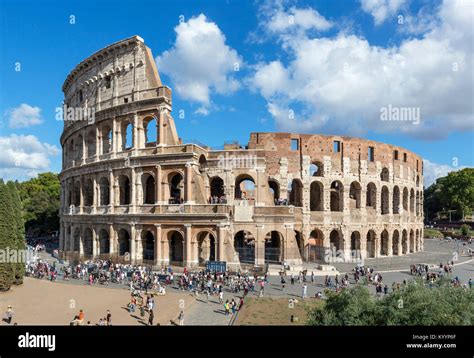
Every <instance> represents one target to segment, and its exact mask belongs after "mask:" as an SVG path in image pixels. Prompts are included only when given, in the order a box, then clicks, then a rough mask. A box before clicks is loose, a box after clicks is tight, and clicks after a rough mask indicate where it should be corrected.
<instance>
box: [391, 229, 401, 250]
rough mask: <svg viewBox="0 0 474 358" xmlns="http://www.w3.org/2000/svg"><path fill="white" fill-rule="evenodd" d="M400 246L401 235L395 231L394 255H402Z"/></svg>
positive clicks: (393, 240)
mask: <svg viewBox="0 0 474 358" xmlns="http://www.w3.org/2000/svg"><path fill="white" fill-rule="evenodd" d="M399 245H400V234H399V232H398V230H395V231H394V232H393V235H392V253H393V255H397V256H398V255H400V254H401V252H400V251H399V249H398V247H399Z"/></svg>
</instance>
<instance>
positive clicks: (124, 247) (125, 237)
mask: <svg viewBox="0 0 474 358" xmlns="http://www.w3.org/2000/svg"><path fill="white" fill-rule="evenodd" d="M130 246H131V238H130V233H129V232H128V230H127V229H124V228H122V229H120V230H119V232H118V249H119V250H118V253H119V256H124V255H126V254H129V253H130Z"/></svg>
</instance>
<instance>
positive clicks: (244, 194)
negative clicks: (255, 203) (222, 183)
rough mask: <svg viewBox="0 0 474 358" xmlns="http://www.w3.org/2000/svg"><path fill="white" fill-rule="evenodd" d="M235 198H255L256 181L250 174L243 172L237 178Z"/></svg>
mask: <svg viewBox="0 0 474 358" xmlns="http://www.w3.org/2000/svg"><path fill="white" fill-rule="evenodd" d="M234 198H235V199H243V200H255V181H254V180H253V178H252V177H251V176H250V175H248V174H242V175H239V176H238V177H237V178H236V179H235V195H234Z"/></svg>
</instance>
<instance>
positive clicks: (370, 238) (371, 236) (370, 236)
mask: <svg viewBox="0 0 474 358" xmlns="http://www.w3.org/2000/svg"><path fill="white" fill-rule="evenodd" d="M376 247H377V234H376V233H375V231H374V230H369V231H368V232H367V255H366V257H367V258H373V257H375V251H376Z"/></svg>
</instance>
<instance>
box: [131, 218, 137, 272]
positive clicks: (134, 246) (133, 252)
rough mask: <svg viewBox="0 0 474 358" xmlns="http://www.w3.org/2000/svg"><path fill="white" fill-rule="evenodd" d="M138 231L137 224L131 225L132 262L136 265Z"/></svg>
mask: <svg viewBox="0 0 474 358" xmlns="http://www.w3.org/2000/svg"><path fill="white" fill-rule="evenodd" d="M135 236H136V229H135V223H133V222H132V223H131V224H130V262H132V263H135V262H136V261H135V254H136V237H135Z"/></svg>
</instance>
